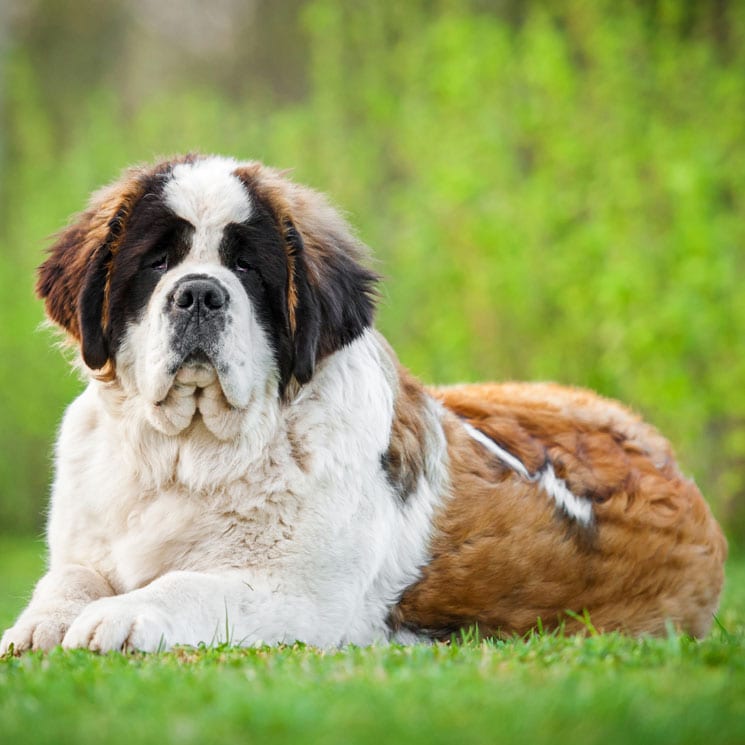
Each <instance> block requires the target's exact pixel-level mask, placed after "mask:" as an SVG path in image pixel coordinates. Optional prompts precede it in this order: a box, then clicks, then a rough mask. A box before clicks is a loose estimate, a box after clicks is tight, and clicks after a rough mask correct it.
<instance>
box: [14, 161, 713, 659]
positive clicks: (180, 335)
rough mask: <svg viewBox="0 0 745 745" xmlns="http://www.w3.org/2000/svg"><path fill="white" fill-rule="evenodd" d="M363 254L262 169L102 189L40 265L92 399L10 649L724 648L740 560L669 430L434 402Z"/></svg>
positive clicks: (490, 390)
mask: <svg viewBox="0 0 745 745" xmlns="http://www.w3.org/2000/svg"><path fill="white" fill-rule="evenodd" d="M367 259H368V253H367V249H366V248H365V246H363V245H362V244H361V243H360V242H359V241H358V240H357V239H356V238H355V236H354V234H353V232H352V231H351V230H350V228H349V226H348V225H347V224H346V223H345V221H344V220H343V219H342V217H340V215H339V214H338V213H337V212H336V211H335V210H334V209H333V208H332V207H331V206H330V205H329V203H328V202H327V201H326V199H325V198H324V197H323V196H321V195H320V194H318V193H316V192H314V191H312V190H310V189H308V188H306V187H304V186H300V185H297V184H295V183H293V182H292V181H290V180H289V179H287V178H286V177H285V176H284V175H283V174H282V173H280V172H278V171H276V170H273V169H271V168H267V167H265V166H263V165H261V164H260V163H257V162H237V161H234V160H231V159H228V158H223V157H202V156H193V155H190V156H186V157H180V158H176V159H172V160H169V161H167V162H163V163H160V164H158V165H155V166H152V167H141V168H135V169H131V170H128V171H126V172H125V173H124V175H123V176H122V178H121V179H120V180H119V181H117V182H116V183H115V184H113V185H111V186H108V187H106V188H104V189H103V190H102V191H100V192H98V193H97V194H95V195H94V196H93V198H92V201H91V203H90V206H89V208H88V209H87V211H86V212H84V213H83V214H82V215H81V216H80V217H78V218H77V220H76V221H75V222H74V223H73V224H72V225H71V226H70V227H68V228H67V229H66V230H64V231H63V232H62V233H61V234H60V236H59V238H58V240H57V242H56V243H55V245H54V246H53V247H52V248H51V250H50V253H49V256H48V258H47V260H46V261H45V262H44V264H43V265H42V266H41V267H40V270H39V278H38V286H37V289H38V293H39V295H40V296H41V297H42V298H44V300H45V302H46V310H47V313H48V315H49V318H50V319H51V320H52V321H53V322H54V323H55V324H57V325H59V326H60V327H61V328H62V329H63V330H64V331H65V332H67V336H68V339H69V340H70V341H71V342H73V343H74V345H75V346H76V348H77V349H78V350H79V356H78V359H79V363H80V366H81V368H82V370H83V371H84V373H85V376H86V378H87V379H88V385H87V388H86V389H85V391H84V392H83V393H82V394H81V395H80V396H79V398H77V399H76V400H75V401H74V402H73V403H72V404H71V405H70V407H69V408H68V410H67V412H66V414H65V416H64V420H63V422H62V426H61V429H60V433H59V440H58V444H57V449H56V475H55V479H54V486H53V490H52V498H51V511H50V515H49V522H48V542H49V568H48V572H47V574H46V575H45V576H44V577H43V578H42V579H41V580H40V581H39V583H38V585H37V586H36V589H35V591H34V593H33V597H32V599H31V601H30V604H29V605H28V607H27V608H26V610H25V611H23V613H22V614H21V616H20V617H19V618H18V620H17V622H16V624H15V625H14V626H13V627H12V628H11V629H9V630H8V631H6V632H5V634H4V636H3V637H2V642H1V643H0V653H4V654H5V653H20V652H23V651H24V650H28V649H41V650H47V649H50V648H51V647H54V646H55V645H58V644H61V645H62V646H63V647H66V648H78V647H82V648H88V649H92V650H96V651H99V652H106V651H109V650H144V651H151V650H160V649H168V648H170V647H172V646H173V645H177V644H186V645H198V644H202V643H204V644H207V645H211V644H219V643H225V642H229V643H232V644H237V645H256V644H264V643H266V644H278V643H292V642H295V641H296V640H300V641H302V642H306V643H308V644H312V645H318V646H320V647H333V646H337V645H344V644H347V643H352V644H371V643H376V642H384V641H391V640H392V641H399V642H414V641H427V640H447V639H449V638H451V637H452V636H453V634H457V633H458V632H459V631H460V630H462V629H466V628H469V627H472V626H476V627H478V630H479V632H480V634H481V635H482V636H491V637H508V636H512V635H521V634H525V633H526V632H529V631H530V630H531V629H532V628H534V627H536V625H540V626H542V628H543V629H553V628H557V627H558V626H560V625H563V626H564V628H565V630H566V631H568V632H570V631H571V632H573V631H581V630H582V629H583V628H584V626H583V624H592V627H593V628H595V629H598V630H600V631H608V630H620V631H623V632H626V633H629V634H634V635H640V634H641V635H643V634H664V633H666V631H667V630H668V629H670V628H675V629H679V630H681V631H683V632H687V633H690V634H693V635H695V636H701V635H703V634H706V633H707V631H708V629H709V627H710V625H711V623H712V617H713V613H714V612H715V610H716V607H717V602H718V598H719V594H720V590H721V587H722V581H723V563H724V558H725V555H726V543H725V540H724V538H723V536H722V533H721V531H720V529H719V526H718V525H717V523H716V522H715V520H714V519H713V517H712V515H711V512H710V511H709V508H708V507H707V505H706V503H705V502H704V500H703V498H702V497H701V494H700V493H699V491H698V489H697V488H696V486H695V484H694V483H693V482H692V481H690V480H689V479H687V478H685V477H684V476H683V475H682V474H681V472H680V470H679V469H678V466H677V465H676V462H675V460H674V457H673V453H672V451H671V448H670V446H669V444H668V443H667V441H666V440H665V439H663V437H662V436H661V435H660V434H659V433H658V432H657V431H656V430H655V429H654V428H653V427H651V426H650V425H648V424H645V423H644V422H642V421H641V420H640V419H639V418H638V417H637V416H635V415H634V414H632V413H631V412H629V411H628V410H627V409H625V408H624V407H623V406H621V405H620V404H618V403H615V402H614V401H609V400H606V399H603V398H601V397H599V396H597V395H595V394H593V393H590V392H588V391H585V390H579V389H574V388H566V387H561V386H559V385H554V384H548V383H537V384H523V383H504V384H484V385H457V386H452V387H446V388H425V387H423V386H422V385H421V384H420V383H419V382H418V381H417V380H415V379H414V378H413V377H412V376H411V375H410V374H409V373H408V372H407V371H406V370H404V369H403V368H402V367H401V366H400V364H399V362H398V360H397V359H396V356H395V354H394V352H393V351H392V350H391V348H390V347H389V346H388V344H387V343H386V341H385V340H384V339H383V337H382V336H381V335H380V334H379V333H378V332H377V331H375V329H374V327H373V316H374V310H375V299H376V283H377V281H378V277H377V275H376V274H375V273H374V272H373V271H371V269H370V268H369V265H368V263H367ZM494 341H495V343H498V340H494ZM587 619H589V621H588V620H587Z"/></svg>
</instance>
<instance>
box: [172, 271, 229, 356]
mask: <svg viewBox="0 0 745 745" xmlns="http://www.w3.org/2000/svg"><path fill="white" fill-rule="evenodd" d="M229 300H230V298H229V295H228V292H227V290H226V289H225V287H224V286H223V285H222V284H221V283H220V282H219V281H218V280H217V279H215V278H214V277H209V276H207V275H204V274H187V275H186V276H184V277H182V278H181V279H179V281H178V282H177V283H176V284H175V285H174V287H173V289H172V290H171V292H170V293H169V294H168V298H167V307H166V311H167V313H168V315H169V317H170V319H171V327H172V330H173V336H172V344H173V348H174V349H175V350H176V351H177V352H178V353H179V355H180V357H181V359H182V360H183V359H185V358H186V357H187V356H189V355H191V354H194V353H199V352H202V353H204V354H205V355H206V356H207V357H209V358H213V356H214V354H215V352H216V348H217V343H218V340H219V337H220V335H221V333H222V331H223V330H224V328H225V319H226V309H227V306H228V303H229Z"/></svg>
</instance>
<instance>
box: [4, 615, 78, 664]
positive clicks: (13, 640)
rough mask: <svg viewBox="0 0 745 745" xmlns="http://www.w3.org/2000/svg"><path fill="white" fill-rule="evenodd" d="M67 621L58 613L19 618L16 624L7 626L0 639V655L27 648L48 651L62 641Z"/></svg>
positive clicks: (23, 650)
mask: <svg viewBox="0 0 745 745" xmlns="http://www.w3.org/2000/svg"><path fill="white" fill-rule="evenodd" d="M67 627H68V622H67V621H65V620H63V619H62V618H61V617H60V616H59V615H58V614H55V613H50V614H48V615H43V614H40V615H35V616H30V617H28V618H23V617H21V618H19V619H18V621H17V623H16V625H15V626H13V627H12V628H9V629H8V630H7V631H6V632H5V633H4V634H3V638H2V639H1V640H0V656H2V655H6V654H8V652H10V651H11V649H12V651H13V654H21V652H26V651H28V650H29V649H40V650H43V651H45V652H46V651H48V650H50V649H53V648H54V647H56V646H57V645H58V644H61V643H62V638H63V637H64V635H65V632H66V631H67Z"/></svg>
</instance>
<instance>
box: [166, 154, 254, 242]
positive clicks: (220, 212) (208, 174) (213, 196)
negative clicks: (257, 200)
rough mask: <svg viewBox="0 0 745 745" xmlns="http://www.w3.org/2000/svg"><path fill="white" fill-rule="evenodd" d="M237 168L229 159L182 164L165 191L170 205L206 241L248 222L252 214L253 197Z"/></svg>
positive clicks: (211, 159) (176, 167)
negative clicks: (232, 227) (244, 184)
mask: <svg viewBox="0 0 745 745" xmlns="http://www.w3.org/2000/svg"><path fill="white" fill-rule="evenodd" d="M236 166H237V163H236V162H235V161H233V160H231V159H228V158H207V159H204V160H198V161H195V162H193V163H179V164H178V165H177V166H175V167H174V169H173V172H172V174H171V178H170V179H169V180H168V182H167V183H166V185H165V187H164V189H163V198H164V201H165V203H166V205H167V206H168V207H169V208H170V209H171V210H173V212H175V213H176V214H177V215H178V216H179V217H181V218H183V219H184V220H186V221H187V222H189V223H191V225H192V226H193V227H194V229H195V231H196V233H197V235H200V234H201V235H202V237H203V238H208V237H210V236H216V235H220V234H222V231H223V230H224V229H225V226H226V225H229V224H230V223H241V222H245V221H246V220H248V219H249V218H250V217H251V213H252V204H251V197H250V195H249V193H248V191H247V190H246V188H245V187H244V186H243V183H242V182H241V180H240V179H239V178H238V177H237V176H236V175H235V169H236Z"/></svg>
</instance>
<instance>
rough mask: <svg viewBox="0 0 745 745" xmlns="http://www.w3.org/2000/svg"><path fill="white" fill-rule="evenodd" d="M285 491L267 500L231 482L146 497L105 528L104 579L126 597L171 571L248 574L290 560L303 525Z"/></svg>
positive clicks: (243, 482)
mask: <svg viewBox="0 0 745 745" xmlns="http://www.w3.org/2000/svg"><path fill="white" fill-rule="evenodd" d="M299 513H300V503H299V500H298V499H297V497H296V495H295V494H294V492H293V491H292V490H291V489H284V490H283V491H282V492H281V493H280V492H271V491H269V492H267V491H266V490H262V489H260V488H259V487H258V486H257V485H256V484H255V483H252V482H250V481H246V480H240V481H235V482H233V483H231V484H228V485H226V486H221V487H219V488H217V489H214V490H212V491H193V490H190V489H188V488H187V487H184V486H182V485H174V486H171V487H169V488H166V489H163V490H161V491H159V492H157V493H152V494H144V495H143V496H142V498H141V499H139V500H137V502H136V503H135V504H131V505H130V507H129V509H124V510H122V512H121V513H120V514H119V515H118V516H115V517H114V516H112V517H114V519H113V520H112V521H111V523H110V526H109V529H110V530H109V535H108V541H107V542H108V543H109V558H110V564H111V566H110V574H111V577H112V579H113V580H114V582H115V583H116V584H117V585H119V587H117V588H116V589H117V590H118V591H128V590H131V589H134V588H136V587H141V586H143V585H145V584H147V583H148V582H151V581H152V580H153V579H155V578H156V577H158V576H160V575H162V574H165V573H166V572H170V571H178V570H186V571H217V570H225V569H230V568H246V567H254V568H256V569H261V570H265V571H270V572H271V569H272V566H273V565H275V566H276V567H279V566H280V565H281V564H282V563H283V561H284V560H286V559H287V558H288V557H289V554H290V553H291V549H292V546H293V538H294V531H295V528H296V526H297V524H298V521H299V520H301V516H300V514H299Z"/></svg>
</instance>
